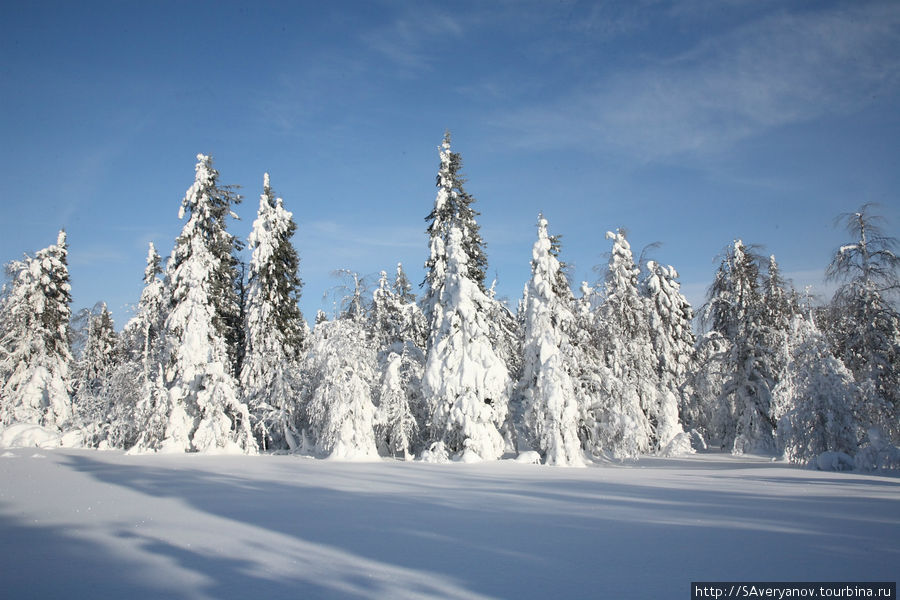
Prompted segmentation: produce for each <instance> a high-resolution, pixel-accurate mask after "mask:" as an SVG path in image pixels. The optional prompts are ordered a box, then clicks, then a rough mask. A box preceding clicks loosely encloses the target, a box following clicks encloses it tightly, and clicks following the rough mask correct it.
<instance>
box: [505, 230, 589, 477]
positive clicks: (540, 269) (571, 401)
mask: <svg viewBox="0 0 900 600" xmlns="http://www.w3.org/2000/svg"><path fill="white" fill-rule="evenodd" d="M558 255H559V244H558V242H557V241H556V240H555V239H554V238H552V237H551V236H550V235H549V234H548V233H547V220H546V219H545V218H544V216H543V215H540V216H539V217H538V239H537V241H536V242H535V244H534V248H533V249H532V253H531V256H532V260H531V279H530V280H529V282H528V284H527V286H526V293H525V301H524V319H523V321H524V350H523V354H524V363H523V370H522V376H521V378H520V379H519V390H520V394H521V395H522V397H523V399H524V414H525V421H526V426H527V428H528V430H529V432H530V434H531V437H532V438H533V439H534V442H535V443H536V446H537V447H538V449H539V450H540V452H541V454H542V455H543V457H544V462H545V463H546V464H549V465H561V466H583V465H584V459H583V456H582V450H581V443H580V441H579V438H578V427H579V417H580V412H579V406H578V400H577V395H576V391H575V383H574V382H573V381H572V377H571V375H570V371H572V370H573V364H572V363H573V362H574V360H575V357H574V356H573V348H572V342H571V341H570V338H569V332H570V331H571V329H572V328H573V326H574V322H575V316H574V314H573V312H572V309H573V306H574V298H573V297H572V292H571V290H570V289H569V283H568V281H567V280H566V278H565V275H564V273H563V272H562V265H561V264H560V261H559V259H558Z"/></svg>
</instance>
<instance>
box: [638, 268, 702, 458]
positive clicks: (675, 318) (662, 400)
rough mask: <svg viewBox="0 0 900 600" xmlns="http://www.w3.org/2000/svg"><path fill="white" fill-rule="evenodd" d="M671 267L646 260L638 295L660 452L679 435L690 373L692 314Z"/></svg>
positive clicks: (692, 341)
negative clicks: (645, 320) (644, 315)
mask: <svg viewBox="0 0 900 600" xmlns="http://www.w3.org/2000/svg"><path fill="white" fill-rule="evenodd" d="M680 287H681V286H680V284H679V283H678V272H677V271H676V270H675V268H674V267H671V266H665V265H661V264H659V263H657V262H655V261H652V260H651V261H647V273H646V276H645V277H644V279H643V282H642V292H643V295H644V297H645V298H646V299H647V301H648V305H649V332H650V342H651V343H652V346H653V352H654V354H655V357H656V364H657V377H658V380H659V420H658V424H657V439H658V443H659V447H660V449H662V448H664V447H665V445H666V444H668V443H669V442H670V441H671V440H672V438H674V437H675V436H676V435H678V434H679V433H681V432H682V427H681V424H680V419H679V415H680V414H681V412H682V411H683V407H685V406H687V404H688V400H687V398H686V396H685V386H686V383H687V379H688V375H689V374H690V373H692V372H693V370H694V365H693V361H692V357H693V352H694V344H695V342H696V340H695V338H694V332H693V330H692V329H691V321H693V318H694V314H693V310H692V309H691V305H690V303H689V302H688V301H687V298H685V297H684V296H683V295H682V294H681V291H680Z"/></svg>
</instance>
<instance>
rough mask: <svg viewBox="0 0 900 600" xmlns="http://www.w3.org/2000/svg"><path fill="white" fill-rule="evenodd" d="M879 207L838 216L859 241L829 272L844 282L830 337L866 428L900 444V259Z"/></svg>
mask: <svg viewBox="0 0 900 600" xmlns="http://www.w3.org/2000/svg"><path fill="white" fill-rule="evenodd" d="M874 208H875V207H874V205H872V204H865V205H863V206H862V207H860V209H859V210H858V211H856V212H853V213H847V214H843V215H840V216H839V217H838V221H839V222H843V223H844V224H845V225H846V228H847V231H848V232H849V233H850V235H852V236H853V241H852V242H850V243H848V244H845V245H843V246H841V247H840V248H839V249H838V250H837V251H836V252H835V255H834V258H833V259H832V261H831V264H830V265H829V267H828V270H827V271H826V275H827V276H828V277H829V278H831V280H833V281H838V282H841V285H840V287H839V288H838V289H837V291H836V292H835V295H834V298H833V299H832V301H831V310H830V314H831V318H830V335H831V338H832V340H833V342H834V347H835V352H836V354H837V356H838V357H839V358H840V359H841V360H842V361H843V362H844V364H845V365H847V368H848V369H850V371H851V372H852V373H853V376H854V378H855V379H856V381H857V383H858V384H859V385H860V391H861V393H862V394H863V397H864V401H863V403H862V404H861V406H860V410H861V411H863V412H864V413H865V414H864V417H863V419H864V421H865V422H866V427H867V428H876V429H881V430H882V431H883V433H884V434H885V437H886V438H887V439H889V440H891V442H892V443H894V444H896V445H900V313H898V311H897V309H896V306H895V305H894V304H892V303H891V298H892V297H893V298H896V295H897V292H898V290H900V276H898V272H900V257H898V256H897V254H896V248H897V240H896V239H895V238H893V237H890V236H887V235H885V234H884V231H883V229H882V226H881V222H882V221H883V219H882V218H881V217H880V216H878V215H876V214H873V210H874ZM876 435H877V436H879V437H881V434H877V433H876Z"/></svg>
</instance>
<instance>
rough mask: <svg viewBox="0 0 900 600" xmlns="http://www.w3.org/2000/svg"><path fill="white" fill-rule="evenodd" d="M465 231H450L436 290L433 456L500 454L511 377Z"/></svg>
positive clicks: (429, 363)
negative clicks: (474, 272) (495, 342)
mask: <svg viewBox="0 0 900 600" xmlns="http://www.w3.org/2000/svg"><path fill="white" fill-rule="evenodd" d="M468 259H469V256H468V254H467V252H466V244H465V238H464V236H463V232H462V230H461V229H460V228H459V227H457V226H454V227H452V228H451V229H450V235H449V243H448V244H447V266H446V269H447V270H446V273H444V275H443V277H442V278H441V285H440V287H439V288H437V289H436V290H432V292H433V294H432V295H433V299H432V304H431V306H432V309H431V314H432V319H433V320H432V329H431V332H432V333H431V336H430V338H429V342H428V351H427V354H426V362H425V376H424V379H423V391H424V395H425V401H426V404H427V406H428V411H429V416H430V438H431V441H432V442H434V443H433V446H432V447H431V448H430V449H429V456H430V457H432V458H433V459H435V460H443V459H446V458H447V457H448V455H459V456H460V457H461V458H463V459H471V458H474V457H473V456H472V454H474V455H477V456H478V457H480V458H482V459H487V460H492V459H496V458H499V457H500V456H501V455H502V454H503V451H504V446H505V443H504V440H503V437H502V435H501V434H500V431H499V428H500V427H501V426H502V425H503V424H504V421H505V419H506V414H507V403H508V398H509V391H510V386H511V381H510V378H509V372H508V370H507V365H506V364H505V363H504V362H503V361H502V360H501V359H500V358H499V357H498V356H497V353H496V352H495V350H494V347H493V344H492V343H491V339H490V337H489V323H488V318H489V314H490V304H491V303H492V302H493V301H492V300H491V299H490V298H488V296H487V295H485V293H484V292H483V291H482V290H481V287H480V286H479V285H478V283H477V282H476V281H474V280H473V279H472V278H471V276H470V273H471V270H470V269H469V265H468Z"/></svg>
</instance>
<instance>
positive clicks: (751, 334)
mask: <svg viewBox="0 0 900 600" xmlns="http://www.w3.org/2000/svg"><path fill="white" fill-rule="evenodd" d="M760 262H761V258H760V256H759V255H758V254H756V253H755V252H753V251H752V250H751V249H750V248H748V247H746V246H745V245H744V243H743V242H742V241H741V240H735V242H734V244H732V245H730V246H729V247H728V248H726V250H725V254H724V256H723V258H722V262H721V264H720V266H719V269H718V271H717V272H716V277H715V280H714V281H713V284H712V287H711V288H710V290H709V296H708V301H707V304H706V306H705V307H704V313H703V314H704V317H705V319H706V321H707V322H708V323H709V324H710V326H711V329H712V330H713V331H715V332H717V333H719V334H720V335H721V336H722V337H723V338H724V339H725V340H727V342H728V344H727V353H725V354H723V355H718V356H716V357H713V360H715V361H721V362H722V363H723V364H722V366H721V368H722V371H723V372H724V373H725V381H724V384H723V386H722V392H721V395H720V397H719V400H718V407H719V412H720V414H719V415H717V417H716V418H715V422H716V423H717V424H718V425H719V428H717V430H715V431H712V432H711V433H712V435H713V437H715V438H717V439H720V440H721V442H722V447H723V448H726V449H729V450H731V451H732V452H733V453H735V454H742V453H745V452H773V451H774V450H775V439H774V434H775V420H774V417H773V414H772V390H773V389H774V387H775V384H776V383H777V381H776V376H777V374H776V372H775V357H774V351H773V350H772V348H771V345H770V344H771V336H770V333H771V328H770V327H769V326H768V325H767V323H766V314H765V311H766V307H765V303H764V297H763V292H762V290H761V282H760Z"/></svg>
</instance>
